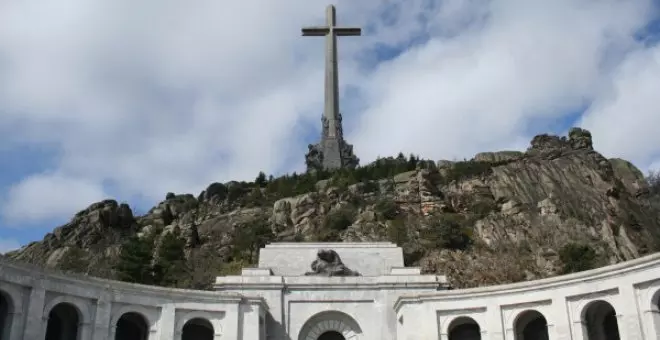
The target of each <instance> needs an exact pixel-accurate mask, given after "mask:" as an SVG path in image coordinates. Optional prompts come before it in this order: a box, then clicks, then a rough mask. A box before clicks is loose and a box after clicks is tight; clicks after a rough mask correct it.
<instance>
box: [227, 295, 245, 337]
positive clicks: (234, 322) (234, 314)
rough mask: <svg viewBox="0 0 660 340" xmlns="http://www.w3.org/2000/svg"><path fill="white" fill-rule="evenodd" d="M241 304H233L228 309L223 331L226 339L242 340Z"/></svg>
mask: <svg viewBox="0 0 660 340" xmlns="http://www.w3.org/2000/svg"><path fill="white" fill-rule="evenodd" d="M239 314H240V311H239V304H238V303H237V304H231V305H227V307H226V314H225V318H224V319H223V320H224V327H223V329H222V332H223V336H222V337H223V338H224V339H236V340H241V339H242V335H241V328H240V327H241V324H240V321H241V320H240V317H239Z"/></svg>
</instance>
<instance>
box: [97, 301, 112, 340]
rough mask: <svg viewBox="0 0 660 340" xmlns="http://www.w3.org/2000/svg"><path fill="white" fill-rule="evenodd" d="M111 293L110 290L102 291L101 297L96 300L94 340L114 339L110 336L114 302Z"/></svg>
mask: <svg viewBox="0 0 660 340" xmlns="http://www.w3.org/2000/svg"><path fill="white" fill-rule="evenodd" d="M110 300H111V295H110V294H109V293H108V292H103V293H101V296H99V299H98V300H97V301H96V313H95V316H96V317H95V318H94V326H93V330H92V331H93V334H94V340H114V334H113V337H112V338H109V335H110V328H111V327H112V328H114V325H111V324H110V322H112V321H111V313H112V302H110Z"/></svg>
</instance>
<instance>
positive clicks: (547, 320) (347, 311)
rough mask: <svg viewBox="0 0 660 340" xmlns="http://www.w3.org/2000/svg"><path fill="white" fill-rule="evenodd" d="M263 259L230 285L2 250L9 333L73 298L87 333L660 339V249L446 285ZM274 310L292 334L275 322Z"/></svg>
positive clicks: (14, 339)
mask: <svg viewBox="0 0 660 340" xmlns="http://www.w3.org/2000/svg"><path fill="white" fill-rule="evenodd" d="M254 271H257V272H258V273H257V274H259V275H254V276H253V277H252V278H251V279H248V277H247V276H242V277H233V279H230V277H226V278H225V282H224V285H226V286H231V284H230V281H232V280H234V285H235V289H237V290H242V293H230V292H206V291H192V290H181V289H167V288H160V287H152V286H144V285H135V284H128V283H123V282H117V281H109V280H101V279H97V278H93V277H84V276H75V275H69V274H66V275H65V274H62V273H57V272H50V271H44V270H41V269H38V268H34V267H30V266H25V265H18V264H15V263H9V262H4V261H2V262H0V296H1V297H2V299H3V301H2V302H3V303H5V306H8V309H9V310H8V313H6V316H7V318H6V320H4V322H3V323H2V327H0V339H2V340H27V339H29V340H34V339H37V340H39V339H44V337H45V334H46V329H47V325H48V322H49V318H48V316H49V314H50V313H51V311H54V310H55V309H56V308H58V306H63V305H66V306H69V307H71V308H72V310H75V311H76V312H77V315H78V317H79V320H77V321H76V322H75V325H76V326H77V327H78V338H77V339H79V340H91V339H94V340H106V339H115V334H116V332H117V327H116V326H117V323H118V321H119V320H120V318H121V317H122V316H123V315H127V313H134V314H133V315H137V316H139V318H141V319H143V320H144V321H145V324H146V328H145V330H146V334H147V339H148V340H170V339H176V340H179V339H181V331H182V329H183V327H184V325H185V324H186V323H187V322H188V321H191V320H203V321H206V322H207V323H208V324H210V325H211V327H212V328H213V332H214V333H213V339H214V340H218V339H238V340H242V339H246V340H247V339H249V340H266V339H269V340H270V339H272V340H279V339H287V340H314V339H315V337H316V336H317V335H320V334H321V333H322V332H325V331H328V330H332V331H338V332H340V333H342V334H343V335H344V337H345V338H347V339H352V340H372V339H373V340H376V339H397V340H412V339H440V340H446V339H447V340H448V339H450V336H449V335H450V334H452V333H453V332H457V330H458V329H459V328H460V332H461V333H460V334H461V337H460V338H461V339H477V338H479V337H480V338H481V339H493V340H509V339H510V340H514V339H515V340H520V339H526V338H530V337H531V338H532V339H545V337H544V336H543V334H541V333H543V332H547V338H548V339H552V340H555V339H556V340H565V339H566V340H568V339H574V340H582V339H585V340H586V339H589V340H599V339H610V338H606V337H604V335H605V334H610V335H611V334H613V332H615V330H613V329H611V328H603V327H602V326H603V325H605V327H611V326H612V325H614V324H618V332H619V334H620V339H623V340H637V339H645V340H658V339H660V306H659V304H660V254H656V255H651V256H647V257H643V258H640V259H637V260H632V261H628V262H624V263H620V264H617V265H613V266H609V267H605V268H600V269H595V270H591V271H586V272H582V273H577V274H571V275H565V276H561V277H555V278H551V279H544V280H537V281H529V282H523V283H517V284H509V285H501V286H491V287H482V288H474V289H462V290H447V291H438V292H432V290H431V292H429V291H430V290H429V287H430V284H431V283H432V282H426V279H424V276H423V275H421V276H419V275H418V276H417V277H418V278H419V279H423V280H422V281H424V282H423V283H420V284H417V286H418V287H417V286H416V285H415V284H411V281H415V276H416V275H409V274H411V273H412V272H410V271H409V270H403V269H397V268H394V269H393V270H392V272H391V273H390V274H389V275H385V276H380V277H377V276H372V277H331V278H323V277H288V278H287V277H281V276H272V275H271V276H268V275H267V273H266V272H268V269H263V268H257V269H254ZM249 272H250V269H247V270H246V274H249ZM261 275H266V276H265V277H264V276H261ZM248 276H249V275H248ZM221 281H222V280H221ZM250 281H254V282H255V283H258V284H254V285H253V284H249V283H250ZM257 281H259V282H257ZM239 286H243V287H244V288H249V287H248V286H250V287H251V289H241V288H240V287H239ZM420 288H421V289H420ZM421 290H423V291H427V292H426V293H424V292H421ZM269 294H271V295H274V296H275V295H276V296H278V297H283V299H282V300H280V301H281V303H280V304H279V305H278V304H277V303H275V302H271V301H270V300H271V299H270V298H269ZM252 296H254V297H252ZM256 296H259V297H258V298H257V297H256ZM266 301H268V305H266ZM7 303H8V304H7ZM0 311H2V309H1V308H0ZM388 311H392V313H391V315H393V317H391V318H390V317H387V315H389V314H390V313H389V312H388ZM74 314H76V313H74ZM274 315H279V316H278V317H277V319H279V320H277V321H279V322H281V323H282V328H283V329H285V330H286V333H288V334H283V333H277V332H273V330H272V329H267V327H266V326H267V325H269V324H270V323H271V322H272V318H273V316H274ZM614 320H616V322H614ZM0 321H1V320H0ZM594 325H600V326H601V329H598V327H594ZM539 332H541V333H539ZM453 334H454V335H455V334H458V333H453Z"/></svg>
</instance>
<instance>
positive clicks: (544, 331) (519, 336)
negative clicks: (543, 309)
mask: <svg viewBox="0 0 660 340" xmlns="http://www.w3.org/2000/svg"><path fill="white" fill-rule="evenodd" d="M514 327H515V330H516V340H548V339H550V336H549V334H548V321H547V320H546V319H545V316H543V314H541V313H539V312H538V311H535V310H528V311H524V312H522V313H521V314H520V316H518V318H517V320H516V323H515V325H514Z"/></svg>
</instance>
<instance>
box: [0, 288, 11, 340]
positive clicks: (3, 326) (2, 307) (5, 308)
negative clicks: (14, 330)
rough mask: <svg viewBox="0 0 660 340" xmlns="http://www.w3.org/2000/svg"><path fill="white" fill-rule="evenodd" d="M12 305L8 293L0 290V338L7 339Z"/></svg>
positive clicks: (0, 339)
mask: <svg viewBox="0 0 660 340" xmlns="http://www.w3.org/2000/svg"><path fill="white" fill-rule="evenodd" d="M13 312H14V305H13V304H12V302H11V299H10V298H9V295H7V294H5V293H4V292H3V291H0V340H9V335H10V334H9V332H10V330H11V323H12V313H13Z"/></svg>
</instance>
